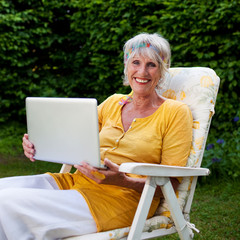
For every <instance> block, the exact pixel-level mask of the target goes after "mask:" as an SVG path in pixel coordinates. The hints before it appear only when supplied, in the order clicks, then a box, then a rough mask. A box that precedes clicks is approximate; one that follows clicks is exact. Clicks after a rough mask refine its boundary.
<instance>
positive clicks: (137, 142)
mask: <svg viewBox="0 0 240 240" xmlns="http://www.w3.org/2000/svg"><path fill="white" fill-rule="evenodd" d="M124 64H125V69H124V74H125V79H124V84H125V85H130V86H131V89H132V92H131V93H130V94H129V95H122V94H114V95H112V96H110V97H109V98H108V99H106V100H105V101H104V102H103V103H102V104H100V105H99V107H98V117H99V130H100V132H99V136H100V152H101V159H102V161H104V164H105V165H106V166H107V167H108V169H106V170H99V169H96V168H94V167H92V166H90V165H88V164H86V163H82V165H81V166H75V167H76V168H77V171H76V172H75V173H73V174H71V173H63V174H61V173H55V174H54V173H47V174H42V175H37V176H26V177H12V178H5V179H2V180H0V189H1V191H0V239H14V240H15V239H59V238H64V237H68V236H74V235H81V234H87V233H92V232H97V231H105V230H110V229H114V228H120V227H124V226H129V225H131V222H132V220H133V217H134V214H135V211H136V208H137V205H138V202H139V199H140V195H141V192H142V189H143V186H144V184H145V177H144V176H135V175H127V174H124V173H121V172H119V165H120V164H121V163H124V162H143V163H155V164H164V165H178V166H184V165H185V164H186V161H187V158H188V155H189V152H190V146H191V140H192V132H191V131H192V130H191V129H192V115H191V112H190V110H189V108H188V107H187V106H186V105H185V104H183V103H180V102H177V101H174V100H169V99H165V98H163V97H162V96H159V95H158V94H157V92H156V89H157V88H159V87H160V85H161V83H162V82H163V81H164V76H165V72H166V71H167V70H168V68H169V66H170V47H169V44H168V42H167V41H166V40H165V39H164V38H162V37H161V36H159V35H157V34H145V33H144V34H139V35H137V36H135V37H134V38H132V39H130V40H129V41H127V42H126V44H125V46H124ZM23 148H24V153H25V155H26V157H28V158H29V159H30V160H32V161H34V151H35V150H34V146H33V144H32V143H31V142H30V141H29V140H28V135H27V134H25V135H24V137H23ZM171 181H172V184H173V187H174V189H176V188H177V187H178V184H179V180H178V179H175V178H172V179H171ZM56 190H61V191H56ZM161 197H162V193H161V190H160V189H157V192H156V194H155V197H154V199H153V202H152V205H151V208H150V211H149V215H148V217H151V216H152V215H153V214H154V212H155V211H156V209H157V207H158V204H159V201H160V198H161Z"/></svg>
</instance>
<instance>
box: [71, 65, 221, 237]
mask: <svg viewBox="0 0 240 240" xmlns="http://www.w3.org/2000/svg"><path fill="white" fill-rule="evenodd" d="M219 82H220V80H219V77H218V76H217V75H216V73H215V72H214V71H213V70H212V69H210V68H203V67H194V68H170V70H169V72H168V73H167V74H166V80H165V82H164V84H163V85H162V88H161V90H159V94H160V95H162V96H164V97H166V98H171V99H175V100H178V101H181V102H184V103H186V104H187V105H188V106H189V107H190V109H191V111H192V114H193V142H192V148H191V153H190V156H189V158H188V163H187V166H191V167H192V166H197V167H199V166H200V165H201V161H202V156H203V152H204V148H205V143H206V137H207V132H208V128H209V125H210V122H211V117H212V115H213V114H214V105H215V101H216V96H217V91H218V88H219ZM190 187H191V178H190V177H187V178H183V180H182V182H181V184H180V185H179V188H178V191H177V192H176V196H177V199H178V202H179V205H180V207H181V209H183V207H184V205H185V202H186V199H187V197H188V194H189V190H190ZM172 225H173V221H172V219H171V216H170V212H169V210H168V206H167V203H166V202H165V200H164V199H163V200H162V201H161V203H160V206H159V208H158V210H157V211H156V214H155V216H154V217H152V218H151V219H148V220H147V221H146V223H145V226H144V231H147V232H149V231H152V230H155V229H159V228H170V227H171V226H172ZM128 232H129V227H127V228H122V229H117V230H112V231H107V232H101V233H95V234H89V235H85V236H79V237H74V238H71V239H72V240H73V239H76V240H77V239H78V240H85V239H86V240H115V239H126V236H127V234H128ZM69 239H70V238H69Z"/></svg>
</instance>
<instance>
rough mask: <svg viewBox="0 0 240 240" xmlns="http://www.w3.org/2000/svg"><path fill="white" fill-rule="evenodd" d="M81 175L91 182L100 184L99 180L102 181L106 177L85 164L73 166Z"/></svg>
mask: <svg viewBox="0 0 240 240" xmlns="http://www.w3.org/2000/svg"><path fill="white" fill-rule="evenodd" d="M74 167H75V168H77V169H78V170H79V171H80V172H81V173H82V174H84V175H85V176H87V177H89V178H91V179H92V180H94V181H96V182H98V183H100V181H99V180H104V179H105V178H106V176H105V175H104V174H103V173H101V172H99V171H98V169H97V168H94V167H92V166H91V165H89V164H87V163H82V165H74Z"/></svg>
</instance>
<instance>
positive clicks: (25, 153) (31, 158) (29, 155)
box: [24, 151, 35, 162]
mask: <svg viewBox="0 0 240 240" xmlns="http://www.w3.org/2000/svg"><path fill="white" fill-rule="evenodd" d="M24 155H25V156H26V157H27V158H29V159H30V161H32V162H35V159H34V155H33V154H31V153H29V152H27V151H24Z"/></svg>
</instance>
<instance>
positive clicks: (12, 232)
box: [0, 174, 97, 240]
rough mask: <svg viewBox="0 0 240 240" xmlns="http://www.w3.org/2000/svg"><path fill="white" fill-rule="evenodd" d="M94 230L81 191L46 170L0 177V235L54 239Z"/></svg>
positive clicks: (22, 239)
mask: <svg viewBox="0 0 240 240" xmlns="http://www.w3.org/2000/svg"><path fill="white" fill-rule="evenodd" d="M96 231H97V228H96V223H95V221H94V220H93V217H92V215H91V213H90V211H89V208H88V205H87V203H86V201H85V199H84V198H83V197H82V195H81V194H80V193H79V192H77V191H76V190H59V188H58V186H57V184H56V182H55V180H54V179H53V178H52V177H51V176H50V175H48V174H42V175H35V176H23V177H10V178H2V179H0V239H1V240H32V239H39V240H53V239H62V238H64V237H69V236H75V235H84V234H88V233H94V232H96Z"/></svg>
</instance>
